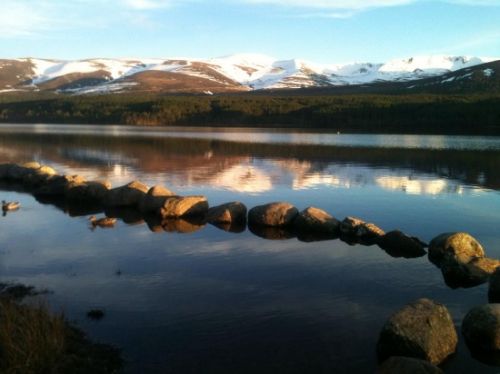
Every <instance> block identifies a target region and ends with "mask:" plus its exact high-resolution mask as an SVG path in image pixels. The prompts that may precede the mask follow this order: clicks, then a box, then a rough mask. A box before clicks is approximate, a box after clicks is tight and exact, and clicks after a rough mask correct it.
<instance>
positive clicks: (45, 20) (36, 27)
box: [0, 0, 50, 38]
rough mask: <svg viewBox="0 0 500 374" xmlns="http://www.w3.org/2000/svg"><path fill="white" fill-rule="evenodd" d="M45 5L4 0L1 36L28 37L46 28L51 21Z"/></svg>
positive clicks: (0, 18)
mask: <svg viewBox="0 0 500 374" xmlns="http://www.w3.org/2000/svg"><path fill="white" fill-rule="evenodd" d="M49 21H50V19H49V17H48V16H47V14H46V12H45V10H44V8H43V7H33V6H30V4H28V3H23V2H20V1H12V0H3V1H2V10H1V12H0V38H12V37H23V36H24V37H26V36H30V35H34V34H36V33H37V32H40V31H42V30H43V29H45V27H46V26H47V24H49V23H50V22H49Z"/></svg>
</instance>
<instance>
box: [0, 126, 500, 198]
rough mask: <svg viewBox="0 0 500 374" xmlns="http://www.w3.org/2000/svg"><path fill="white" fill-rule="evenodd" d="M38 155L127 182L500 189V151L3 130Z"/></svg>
mask: <svg viewBox="0 0 500 374" xmlns="http://www.w3.org/2000/svg"><path fill="white" fill-rule="evenodd" d="M33 158H36V159H38V160H40V161H44V162H47V163H50V164H52V165H54V166H55V167H56V168H58V170H61V171H62V172H67V173H78V174H83V175H84V176H85V177H87V178H97V179H109V180H111V181H112V182H113V183H115V184H118V183H126V182H127V181H129V180H130V178H131V177H132V176H135V177H141V178H143V179H147V180H146V182H151V183H152V184H153V183H154V184H167V185H171V186H172V187H173V188H175V187H176V186H179V187H181V188H184V187H192V188H198V187H200V188H201V187H203V186H207V187H210V188H218V189H223V190H231V191H235V192H240V193H254V194H262V193H265V192H268V191H271V190H277V189H279V188H282V187H285V188H291V189H293V190H303V189H315V188H322V187H331V188H336V187H338V188H353V187H365V186H376V187H378V188H383V189H389V190H395V191H402V192H405V193H408V194H427V195H440V194H463V193H467V192H468V191H469V190H470V188H475V189H476V190H475V192H478V191H479V190H480V189H481V188H487V189H495V190H497V189H499V188H500V177H499V175H498V173H497V165H498V164H499V163H500V151H486V150H482V151H472V150H454V149H446V150H430V149H402V148H396V149H391V150H390V151H386V150H384V149H383V148H382V149H381V148H366V147H363V148H356V147H353V146H350V147H336V146H335V147H333V146H311V145H301V144H292V145H284V144H256V143H236V142H223V141H220V140H190V139H185V138H171V137H168V138H143V137H105V136H102V135H101V136H93V135H81V134H80V135H74V134H57V135H56V134H43V135H37V136H33V134H30V133H23V134H3V136H2V138H1V139H0V161H13V160H20V159H21V160H31V159H33Z"/></svg>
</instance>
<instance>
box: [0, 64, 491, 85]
mask: <svg viewBox="0 0 500 374" xmlns="http://www.w3.org/2000/svg"><path fill="white" fill-rule="evenodd" d="M497 60H500V57H499V58H491V57H490V58H488V57H473V56H447V55H431V56H416V57H411V58H406V59H394V60H390V61H388V62H385V63H370V62H365V63H350V64H316V63H313V62H308V61H305V60H301V59H289V60H278V59H274V58H272V57H269V56H265V55H259V54H238V55H230V56H225V57H218V58H209V59H192V58H165V59H162V58H158V59H134V58H130V59H107V58H94V59H81V60H57V59H38V58H19V59H0V93H2V92H11V91H56V92H61V93H69V94H93V93H115V92H116V93H118V92H130V91H132V92H162V93H164V92H166V93H177V92H179V93H205V94H213V93H228V92H229V93H230V92H249V91H259V90H276V89H278V90H279V89H298V88H320V87H332V88H335V87H348V86H361V85H374V84H379V83H382V84H384V83H385V84H387V83H397V82H413V81H419V80H425V79H430V78H436V77H447V78H446V79H451V76H450V74H453V73H455V72H456V71H460V70H463V69H469V68H473V67H477V66H480V65H483V64H489V63H491V62H494V61H497ZM484 75H485V77H486V78H490V77H491V76H494V75H496V70H495V69H494V68H491V70H488V71H486V70H485V72H484ZM443 83H446V82H443ZM408 87H409V86H407V88H408Z"/></svg>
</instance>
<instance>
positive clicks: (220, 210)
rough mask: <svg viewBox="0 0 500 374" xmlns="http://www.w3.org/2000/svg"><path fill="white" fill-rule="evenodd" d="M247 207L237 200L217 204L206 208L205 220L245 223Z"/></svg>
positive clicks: (210, 221)
mask: <svg viewBox="0 0 500 374" xmlns="http://www.w3.org/2000/svg"><path fill="white" fill-rule="evenodd" d="M246 219H247V207H246V206H245V205H244V204H243V203H241V202H239V201H233V202H230V203H226V204H222V205H218V206H214V207H211V208H210V209H208V213H207V222H209V223H212V224H214V223H219V224H220V223H233V222H234V223H243V224H245V223H246Z"/></svg>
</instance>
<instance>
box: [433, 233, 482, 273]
mask: <svg viewBox="0 0 500 374" xmlns="http://www.w3.org/2000/svg"><path fill="white" fill-rule="evenodd" d="M484 256H485V253H484V249H483V247H482V246H481V244H480V243H479V242H478V241H477V240H476V239H474V238H473V237H472V236H471V235H469V234H467V233H465V232H452V233H444V234H441V235H438V236H436V237H435V238H434V239H432V240H431V242H430V243H429V260H431V261H432V262H433V263H434V264H436V265H438V266H441V264H443V263H449V262H455V263H468V262H470V261H471V260H472V259H473V258H477V257H484Z"/></svg>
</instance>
